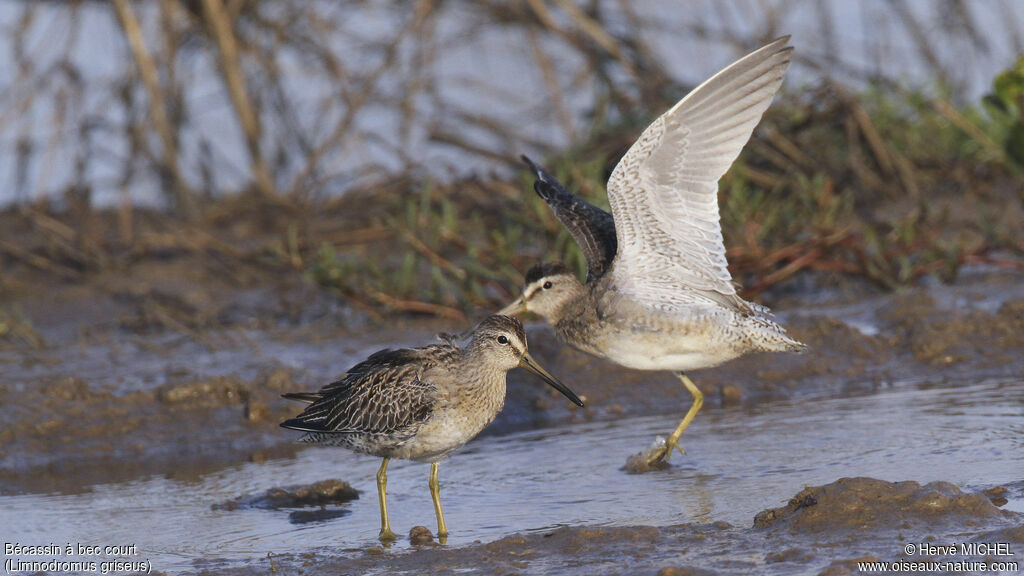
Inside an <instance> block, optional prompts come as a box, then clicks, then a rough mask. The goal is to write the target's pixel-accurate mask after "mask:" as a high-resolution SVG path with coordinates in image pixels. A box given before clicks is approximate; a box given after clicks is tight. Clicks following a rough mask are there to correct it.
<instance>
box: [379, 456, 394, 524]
mask: <svg viewBox="0 0 1024 576" xmlns="http://www.w3.org/2000/svg"><path fill="white" fill-rule="evenodd" d="M390 461H391V459H390V458H385V459H384V461H383V462H381V463H380V469H379V470H377V497H378V498H379V499H380V539H381V540H383V541H385V542H386V541H390V540H398V535H397V534H395V533H394V532H392V531H391V524H389V523H388V497H387V488H388V462H390Z"/></svg>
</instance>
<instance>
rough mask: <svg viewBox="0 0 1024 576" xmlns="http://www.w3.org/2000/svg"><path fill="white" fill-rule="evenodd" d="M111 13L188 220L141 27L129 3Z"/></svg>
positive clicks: (188, 202) (119, 2)
mask: <svg viewBox="0 0 1024 576" xmlns="http://www.w3.org/2000/svg"><path fill="white" fill-rule="evenodd" d="M114 12H115V13H116V14H117V20H118V22H120V24H121V29H122V30H124V35H125V37H126V38H127V39H128V44H129V46H131V49H132V54H133V55H134V57H135V64H136V65H137V66H138V67H139V73H140V74H141V75H142V83H143V84H144V85H145V86H146V91H147V92H148V93H149V99H150V106H149V114H150V117H151V118H152V121H153V124H154V125H155V126H156V131H157V134H159V135H160V140H161V142H163V163H164V166H165V167H166V169H167V170H168V172H170V175H171V180H172V182H173V186H174V202H175V205H176V206H177V207H178V210H180V211H181V212H182V213H183V215H184V216H186V217H191V216H192V215H193V214H192V213H193V211H194V207H193V205H192V191H191V190H190V189H189V186H188V183H187V182H185V178H184V176H183V175H182V173H181V166H179V164H178V143H177V139H176V138H175V137H174V132H173V131H172V129H171V122H170V120H169V119H168V116H167V106H166V104H165V103H164V97H163V93H162V92H161V91H160V80H159V78H158V76H157V71H156V64H155V63H154V62H153V58H152V57H151V56H150V54H149V51H148V50H147V49H146V42H145V40H144V39H143V38H142V27H141V26H140V25H139V20H138V18H136V17H135V12H134V11H132V7H131V4H129V3H128V0H114Z"/></svg>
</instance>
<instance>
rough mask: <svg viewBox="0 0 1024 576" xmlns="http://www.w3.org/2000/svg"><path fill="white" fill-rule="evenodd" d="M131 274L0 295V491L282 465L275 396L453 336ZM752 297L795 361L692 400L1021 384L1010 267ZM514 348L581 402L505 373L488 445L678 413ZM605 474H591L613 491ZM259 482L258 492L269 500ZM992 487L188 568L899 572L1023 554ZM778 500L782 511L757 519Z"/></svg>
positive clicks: (863, 493) (263, 293)
mask: <svg viewBox="0 0 1024 576" xmlns="http://www.w3.org/2000/svg"><path fill="white" fill-rule="evenodd" d="M133 274H134V276H133V277H131V278H114V277H111V278H102V277H99V278H94V279H93V280H91V281H90V282H85V283H82V282H63V283H62V282H47V283H41V284H39V285H35V284H33V282H32V279H31V278H30V277H20V278H18V279H13V278H10V277H8V278H6V279H5V280H4V282H3V286H2V287H3V295H4V301H3V308H2V313H3V314H4V316H3V317H2V318H0V320H2V324H3V326H4V327H5V328H4V330H3V331H2V334H3V338H2V339H0V419H2V421H3V422H4V425H3V427H2V429H0V462H2V469H0V495H7V496H15V495H18V494H32V493H75V492H79V491H87V490H90V489H91V487H93V486H95V485H99V484H110V483H118V482H126V481H131V480H136V479H140V478H146V477H151V476H154V475H164V476H168V477H172V478H184V479H188V478H199V477H202V476H203V475H204V474H208V473H210V472H212V471H216V470H219V469H222V468H223V467H225V466H229V465H232V464H236V463H239V462H259V461H262V460H265V459H268V458H275V457H280V456H287V455H289V454H293V453H295V452H296V451H297V450H298V449H299V447H298V446H297V445H296V444H295V443H294V442H293V441H294V435H292V434H288V433H285V432H284V431H282V430H281V429H280V428H278V426H277V424H278V422H280V421H281V420H283V419H284V418H286V417H288V416H291V415H293V414H294V412H295V411H296V406H294V405H292V404H290V403H288V402H287V401H285V400H283V399H281V398H280V394H281V393H282V392H286V391H295V390H312V389H316V388H318V387H319V386H321V385H323V384H326V383H327V382H329V381H330V380H331V378H332V377H334V376H336V375H338V374H340V373H342V372H343V371H344V370H345V369H346V368H347V367H348V366H350V365H351V364H352V363H353V362H354V361H356V360H358V359H359V358H361V357H364V356H365V355H366V354H368V353H369V352H372V351H373V350H376V349H378V348H380V347H382V346H395V345H414V344H419V343H423V342H426V341H430V340H431V339H432V338H433V334H434V333H436V332H438V331H441V330H458V329H461V328H463V327H464V326H462V325H461V324H460V323H459V322H456V321H452V320H437V319H435V318H425V317H410V316H398V317H389V318H386V319H385V320H374V319H373V318H371V317H368V316H366V315H365V314H362V313H361V312H360V311H359V310H357V309H353V308H350V307H348V306H347V305H346V304H345V302H344V300H339V298H338V297H336V296H335V295H333V294H331V293H329V292H326V291H323V290H320V289H317V288H316V287H314V286H312V285H310V284H308V283H305V282H303V281H302V280H301V278H299V277H298V276H296V277H293V278H281V279H277V280H275V281H273V282H270V281H268V282H265V283H254V284H251V285H247V286H244V287H238V286H233V285H231V284H230V283H216V282H210V281H209V276H208V275H204V276H203V278H201V279H200V280H202V281H193V280H194V279H192V278H190V277H189V270H188V269H181V268H175V267H161V266H159V265H157V264H154V265H152V266H150V267H149V268H148V269H137V270H135V271H134V272H133ZM765 301H766V303H768V304H770V305H772V306H773V308H774V309H775V310H776V311H777V312H778V314H779V317H780V319H782V320H783V321H784V323H785V324H786V325H787V326H788V327H789V329H790V331H791V333H792V334H793V335H794V336H795V337H797V338H798V339H800V340H802V341H804V342H805V343H807V344H808V346H809V352H807V353H806V354H803V355H755V356H750V357H746V358H743V359H740V360H737V361H734V362H731V363H729V364H727V365H725V366H722V367H719V368H715V369H709V370H703V371H699V372H695V373H693V374H692V377H693V379H694V380H695V382H696V383H697V384H698V386H700V388H701V389H702V390H703V391H704V392H705V395H706V406H709V407H716V406H735V405H740V406H751V407H753V406H757V405H759V404H763V403H770V402H775V401H779V400H790V401H792V400H799V401H800V402H806V404H807V406H808V409H809V410H813V409H814V405H815V402H816V401H818V400H821V399H824V398H831V397H837V396H856V395H867V394H872V393H875V392H878V391H880V390H885V389H886V388H887V387H890V386H892V385H893V383H895V382H906V381H908V380H909V381H914V382H917V383H918V385H922V386H927V385H929V384H934V385H936V386H938V385H949V384H953V383H956V382H959V381H964V380H965V379H966V380H972V381H973V380H980V379H984V378H1008V379H1011V380H1014V381H1016V382H1017V383H1018V385H1019V384H1020V382H1021V378H1022V376H1024V354H1022V351H1024V276H1022V275H1021V274H1020V273H1015V272H1009V271H1006V270H1001V269H996V268H974V269H968V270H965V271H964V273H963V274H962V275H961V277H960V279H959V280H958V281H957V283H956V284H954V285H952V286H947V285H941V284H938V283H936V282H932V281H928V280H926V281H924V282H922V283H921V284H920V285H919V286H917V287H914V288H912V289H908V290H905V291H902V292H898V293H894V294H893V293H883V292H880V291H878V290H876V289H874V288H872V287H871V286H869V285H866V284H861V283H859V282H858V281H856V280H849V279H847V280H842V281H836V280H835V279H834V278H831V277H824V276H823V277H817V278H815V277H809V278H807V279H805V281H804V282H803V286H800V287H799V288H793V286H791V285H790V286H789V287H788V288H786V289H785V290H778V291H776V292H774V293H771V292H770V293H768V294H766V295H765ZM529 339H530V348H531V351H532V352H533V354H534V356H535V357H536V358H537V359H538V360H539V361H540V362H541V363H542V364H543V365H544V366H546V367H547V368H548V369H549V370H550V371H551V372H553V373H555V374H558V375H560V376H561V377H562V378H563V379H564V380H565V381H566V382H567V383H569V384H570V386H572V387H573V388H574V389H575V390H576V391H577V392H578V393H580V394H581V395H582V396H584V397H585V400H586V402H587V407H586V408H584V409H577V408H575V407H572V406H571V405H569V404H568V403H567V402H565V401H564V400H563V399H562V398H561V397H560V396H558V395H557V393H554V392H553V391H550V390H548V389H547V388H546V387H542V386H539V385H537V383H536V382H535V381H531V380H529V379H528V376H524V375H523V374H520V373H518V372H514V373H512V374H511V375H510V388H509V395H508V400H507V403H506V408H505V410H504V412H503V413H502V414H501V416H500V417H499V418H498V420H497V421H496V422H495V423H494V424H493V425H492V426H491V427H489V428H488V429H487V431H486V432H485V434H486V435H505V434H509V433H512V432H517V431H523V430H530V429H538V428H546V427H559V426H567V425H570V424H573V423H580V422H588V421H613V420H617V419H621V418H627V417H631V416H639V415H651V414H677V413H678V414H681V413H682V412H683V409H684V407H685V406H686V405H687V404H688V402H689V399H688V396H687V394H686V393H685V391H684V390H683V389H682V387H681V386H680V385H679V384H678V381H677V380H676V379H675V378H674V377H672V376H671V375H668V374H647V373H640V372H633V371H629V370H626V369H622V368H619V367H616V366H613V365H609V364H608V363H605V362H603V361H600V360H596V359H593V358H590V357H588V356H585V355H583V354H580V353H578V352H575V351H573V350H571V349H568V348H565V347H563V346H561V345H560V344H559V343H558V342H557V341H556V340H555V339H554V336H553V334H552V332H551V331H550V329H548V328H546V327H544V326H543V325H541V324H537V323H535V324H532V325H530V327H529ZM997 401H998V398H994V399H993V402H997ZM627 456H628V454H622V461H623V462H625V459H626V457H627ZM1017 457H1019V455H1017ZM625 473H626V472H625V471H622V470H614V469H609V470H599V471H595V474H606V475H608V477H609V479H610V480H611V481H614V479H615V477H616V475H619V474H625ZM657 473H658V472H652V474H657ZM343 480H347V481H353V482H354V481H356V480H359V481H360V482H361V481H363V480H364V479H354V478H343ZM275 488H277V487H273V486H267V487H266V489H267V490H268V492H267V494H271V492H272V491H273V490H274V489H275ZM990 488H992V489H995V490H996V491H995V492H993V493H991V494H980V493H970V492H966V493H965V492H961V491H960V489H959V488H958V487H956V486H952V485H946V484H929V485H925V486H919V485H917V484H915V483H890V482H882V481H880V480H873V479H870V478H857V479H839V478H836V479H835V482H833V483H831V484H827V485H825V486H821V487H818V488H810V489H808V490H806V491H804V492H801V493H799V494H765V495H764V509H765V511H764V512H763V513H762V514H759V515H757V518H756V519H755V518H750V523H749V524H747V525H730V524H727V523H722V522H708V523H682V524H677V525H667V526H625V527H624V526H616V527H600V526H594V527H591V526H570V527H565V528H560V529H556V530H552V531H545V532H541V533H537V532H534V533H529V534H525V535H512V536H507V537H505V538H501V539H499V540H497V541H493V542H481V543H477V544H471V545H464V546H457V547H440V546H437V545H435V544H433V543H430V542H428V543H426V544H422V545H420V546H417V547H415V548H414V550H412V551H405V550H403V551H401V552H395V551H390V550H385V549H382V548H379V547H369V548H367V549H363V550H360V551H358V552H354V551H351V550H347V551H338V552H337V553H332V552H331V551H330V550H318V551H316V552H312V553H302V554H295V555H283V556H282V555H274V556H268V557H264V558H253V559H252V560H251V561H248V562H235V563H228V564H226V565H225V564H222V563H219V564H217V565H216V567H215V568H212V567H208V566H204V560H203V559H201V558H200V559H196V570H198V571H200V572H204V571H205V572H208V573H218V574H221V573H239V574H242V573H246V574H248V573H273V572H275V571H280V570H284V572H286V573H324V572H326V573H363V572H368V571H369V572H373V571H377V572H380V573H388V572H401V571H409V572H414V573H415V572H429V573H441V572H449V571H466V572H469V573H487V574H506V573H565V574H572V573H578V572H579V571H580V570H581V569H582V567H584V566H586V567H587V568H586V570H587V572H588V573H656V572H657V573H659V574H666V575H668V574H713V573H726V574H744V573H749V572H751V571H768V572H773V573H796V572H801V573H804V572H807V571H811V572H821V573H823V574H846V573H855V572H856V570H857V568H856V565H855V564H856V561H857V560H858V559H871V558H874V559H879V560H889V561H892V560H899V559H900V558H901V557H905V554H903V553H902V552H901V550H902V544H903V543H904V542H914V541H916V540H917V539H921V538H925V537H927V538H930V539H931V540H932V541H943V538H946V539H956V540H957V541H958V542H959V541H971V542H975V541H977V542H989V541H999V542H1008V543H1010V545H1011V546H1013V547H1014V548H1013V550H1016V551H1017V553H1018V554H1020V553H1024V517H1022V515H1021V514H1019V513H1016V512H1011V511H1007V510H1004V509H1001V508H1000V505H1002V504H1005V502H1006V499H1007V498H1009V499H1010V500H1014V499H1021V498H1024V484H1016V485H1009V486H1003V487H1001V489H1002V492H1000V491H999V488H1000V487H996V486H991V487H990ZM283 493H284V492H282V494H283ZM257 496H259V495H257ZM265 497H269V496H265ZM789 497H792V498H793V500H792V501H791V502H790V504H789V505H788V506H786V507H784V508H779V509H772V508H773V507H774V506H775V505H776V503H777V502H779V501H781V500H785V499H786V498H789ZM246 502H247V501H242V503H241V504H239V503H237V502H236V503H235V504H234V506H236V507H244V506H247V505H248V504H246ZM209 504H210V505H211V506H215V505H221V506H227V507H229V508H230V506H231V505H232V504H231V503H223V502H221V503H218V502H210V503H209ZM313 519H314V520H315V519H316V515H315V514H314V515H313ZM141 528H142V529H147V528H146V527H141ZM428 540H429V538H424V536H423V534H420V535H419V538H417V541H418V542H424V541H428ZM901 554H903V556H901ZM974 558H975V559H977V558H976V557H974ZM912 559H915V560H917V559H920V558H919V557H917V556H915V557H914V558H912ZM992 559H993V560H998V559H999V558H996V557H994V558H992ZM483 567H486V568H483ZM156 568H159V566H157V567H156Z"/></svg>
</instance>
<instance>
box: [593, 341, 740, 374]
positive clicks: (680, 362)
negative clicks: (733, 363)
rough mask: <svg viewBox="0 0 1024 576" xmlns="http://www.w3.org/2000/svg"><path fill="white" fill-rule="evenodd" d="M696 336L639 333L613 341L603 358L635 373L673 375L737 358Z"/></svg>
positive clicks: (724, 347) (730, 349)
mask: <svg viewBox="0 0 1024 576" xmlns="http://www.w3.org/2000/svg"><path fill="white" fill-rule="evenodd" d="M709 344H710V343H709V342H708V341H707V340H706V339H702V338H699V337H695V336H681V337H668V338H667V337H666V335H665V334H663V333H661V334H658V333H650V332H647V333H640V334H634V335H629V336H627V335H621V336H620V337H618V338H612V339H610V340H609V341H608V343H607V344H606V345H605V348H604V350H603V351H602V352H603V355H604V356H605V357H607V358H608V359H609V360H611V361H613V362H615V363H616V364H621V365H622V366H625V367H627V368H633V369H634V370H668V371H673V372H678V371H685V370H697V369H699V368H710V367H712V366H717V365H719V364H721V363H723V362H725V361H727V360H732V359H733V358H736V357H737V356H738V354H737V353H736V352H735V351H734V350H733V349H732V348H730V347H727V346H711V345H709Z"/></svg>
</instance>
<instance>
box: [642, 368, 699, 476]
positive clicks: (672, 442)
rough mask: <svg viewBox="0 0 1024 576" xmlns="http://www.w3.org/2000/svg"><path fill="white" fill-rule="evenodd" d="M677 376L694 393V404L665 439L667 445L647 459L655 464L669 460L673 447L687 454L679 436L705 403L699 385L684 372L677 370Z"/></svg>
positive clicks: (649, 462)
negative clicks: (680, 443)
mask: <svg viewBox="0 0 1024 576" xmlns="http://www.w3.org/2000/svg"><path fill="white" fill-rule="evenodd" d="M676 377H677V378H679V379H680V380H681V381H682V382H683V386H686V389H687V390H689V391H690V394H692V395H693V404H692V405H690V410H689V411H688V412H687V413H686V416H683V421H682V422H680V423H679V426H676V429H675V430H673V431H672V434H670V435H669V437H668V440H665V446H663V447H662V448H661V449H659V450H656V451H654V452H653V453H651V455H650V457H649V458H648V460H647V463H648V464H654V463H655V462H661V461H666V462H667V461H668V460H669V458H671V457H672V450H673V449H677V450H679V452H680V453H682V454H686V451H685V450H683V448H682V446H680V445H679V437H680V436H682V435H683V430H686V427H687V426H689V425H690V422H692V421H693V417H694V416H696V415H697V412H700V407H701V406H703V405H704V394H702V393H701V391H700V388H697V385H696V384H694V383H693V381H692V380H690V378H689V377H688V376H687V375H686V374H683V373H682V372H677V373H676Z"/></svg>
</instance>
